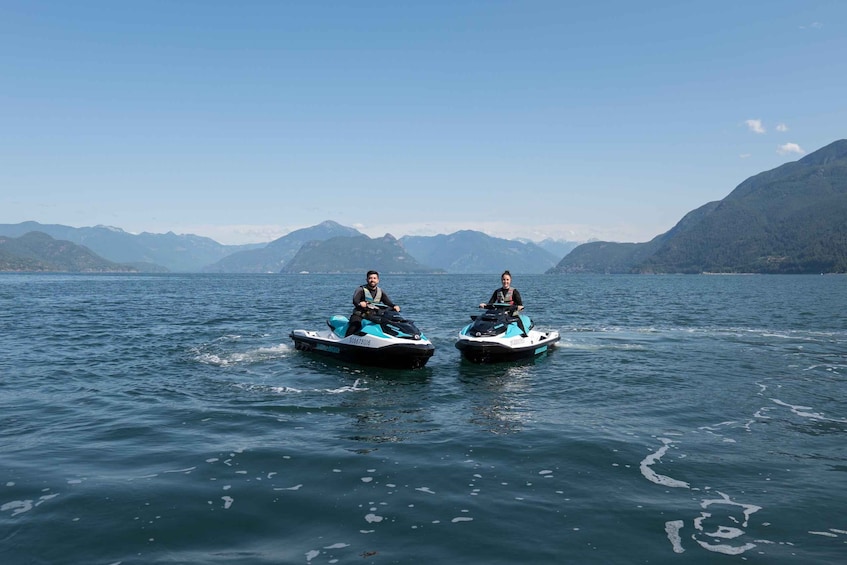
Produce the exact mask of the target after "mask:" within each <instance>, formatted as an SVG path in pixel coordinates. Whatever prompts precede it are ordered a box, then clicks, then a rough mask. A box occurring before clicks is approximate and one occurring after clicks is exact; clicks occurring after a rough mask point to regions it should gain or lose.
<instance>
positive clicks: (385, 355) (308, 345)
mask: <svg viewBox="0 0 847 565" xmlns="http://www.w3.org/2000/svg"><path fill="white" fill-rule="evenodd" d="M326 323H327V326H328V328H327V329H325V330H322V331H314V330H294V331H293V332H291V334H290V335H289V337H290V338H291V339H293V340H294V347H295V349H298V350H300V351H309V352H314V353H318V354H321V355H325V356H329V357H334V358H336V359H339V360H341V361H349V362H352V363H357V364H360V365H371V366H376V367H387V368H393V369H417V368H420V367H423V366H424V365H426V363H427V361H429V358H430V357H432V354H433V353H434V352H435V346H433V345H432V342H430V341H429V340H428V339H427V338H426V336H425V335H423V333H421V331H420V330H419V329H418V328H417V327H416V326H415V324H414V323H413V322H412V321H411V320H407V319H406V318H404V317H403V316H402V315H400V313H399V312H395V311H394V310H393V309H391V308H389V307H388V306H386V305H385V304H379V303H374V304H369V305H368V315H367V316H366V317H364V318H362V327H361V329H360V330H359V331H358V332H356V333H354V334H352V335H349V336H346V333H347V326H348V324H349V323H350V321H349V319H348V318H347V317H346V316H338V315H336V316H332V317H330V318H329V319H328V320H327V322H326ZM345 336H346V337H345Z"/></svg>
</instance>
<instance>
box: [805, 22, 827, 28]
mask: <svg viewBox="0 0 847 565" xmlns="http://www.w3.org/2000/svg"><path fill="white" fill-rule="evenodd" d="M822 27H823V24H822V23H820V22H812V23H810V24H809V25H803V26H800V29H821V28H822Z"/></svg>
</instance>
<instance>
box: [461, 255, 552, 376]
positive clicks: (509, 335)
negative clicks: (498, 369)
mask: <svg viewBox="0 0 847 565" xmlns="http://www.w3.org/2000/svg"><path fill="white" fill-rule="evenodd" d="M500 282H501V283H502V285H503V286H502V287H501V288H498V289H497V290H495V291H494V292H493V293H492V294H491V299H490V300H489V301H488V302H487V303H486V302H483V303H482V304H480V305H479V307H480V308H485V309H486V310H485V313H484V314H482V315H481V316H471V319H472V320H473V323H471V324H468V325H467V326H465V327H464V328H463V329H462V331H461V332H459V341H457V342H456V347H457V348H458V349H459V351H461V352H462V355H463V356H464V357H465V359H468V360H469V361H473V362H474V363H493V362H496V361H514V360H517V359H526V358H531V357H535V356H536V355H541V354H542V353H545V352H546V351H547V349H548V348H549V347H550V346H551V345H553V344H554V343H556V342H557V341H559V332H539V331H537V330H533V329H532V328H533V324H532V320H530V319H529V316H526V315H524V314H520V312H521V310H523V299H522V298H521V293H520V292H518V289H516V288H514V287H513V286H512V273H510V272H509V271H503V274H502V275H500Z"/></svg>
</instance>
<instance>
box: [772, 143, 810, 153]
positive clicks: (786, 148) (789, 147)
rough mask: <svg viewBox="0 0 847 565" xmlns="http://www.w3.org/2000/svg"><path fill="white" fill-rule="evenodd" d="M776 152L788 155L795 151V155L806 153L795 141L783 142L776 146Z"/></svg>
mask: <svg viewBox="0 0 847 565" xmlns="http://www.w3.org/2000/svg"><path fill="white" fill-rule="evenodd" d="M776 152H777V153H779V154H780V155H790V154H791V153H796V154H797V155H804V154H805V153H806V152H805V151H804V150H803V148H802V147H800V146H799V145H797V144H796V143H783V144H782V145H780V146H779V147H777V148H776Z"/></svg>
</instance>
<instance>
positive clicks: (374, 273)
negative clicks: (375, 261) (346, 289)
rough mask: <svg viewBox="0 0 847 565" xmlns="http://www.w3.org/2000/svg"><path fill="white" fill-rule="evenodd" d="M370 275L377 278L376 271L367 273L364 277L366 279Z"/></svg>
mask: <svg viewBox="0 0 847 565" xmlns="http://www.w3.org/2000/svg"><path fill="white" fill-rule="evenodd" d="M371 275H376V276H379V273H377V272H376V271H368V274H367V275H365V278H368V277H369V276H371Z"/></svg>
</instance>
